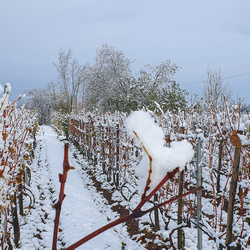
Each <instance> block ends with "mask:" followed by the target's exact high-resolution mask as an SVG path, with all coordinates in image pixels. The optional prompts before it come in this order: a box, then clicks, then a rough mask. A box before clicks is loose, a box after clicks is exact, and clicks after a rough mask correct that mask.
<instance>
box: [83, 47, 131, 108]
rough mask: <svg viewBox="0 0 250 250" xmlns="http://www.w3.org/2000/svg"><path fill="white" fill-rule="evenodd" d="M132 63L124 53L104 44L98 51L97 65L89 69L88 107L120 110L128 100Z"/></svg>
mask: <svg viewBox="0 0 250 250" xmlns="http://www.w3.org/2000/svg"><path fill="white" fill-rule="evenodd" d="M130 65H131V61H130V60H129V59H127V58H126V57H125V56H124V54H123V52H122V51H119V50H118V51H116V50H115V48H114V47H111V46H108V45H107V44H104V45H103V46H102V47H101V48H100V49H98V50H97V55H96V59H95V65H93V66H91V67H89V74H88V88H87V97H86V103H85V104H86V107H87V108H88V109H91V108H92V107H98V108H100V109H101V110H116V109H120V108H121V107H120V106H121V105H120V104H121V103H122V102H123V101H124V100H126V98H127V96H128V93H129V88H130V82H131V79H132V73H131V69H130Z"/></svg>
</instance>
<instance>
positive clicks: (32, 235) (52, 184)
mask: <svg viewBox="0 0 250 250" xmlns="http://www.w3.org/2000/svg"><path fill="white" fill-rule="evenodd" d="M37 143H38V144H37V147H36V151H35V159H34V161H33V163H32V166H31V169H32V178H31V187H30V188H31V190H32V192H33V194H34V196H35V200H36V202H35V208H34V209H31V210H30V213H29V214H27V216H26V217H25V218H24V219H23V220H22V222H21V224H22V225H21V240H20V241H21V246H20V247H21V249H23V250H26V249H27V250H28V249H51V247H52V238H53V227H54V217H55V210H54V209H53V208H52V205H53V204H54V203H55V202H56V201H57V199H58V193H59V179H58V174H59V173H62V162H63V154H64V142H63V141H60V140H59V139H58V138H57V134H56V133H55V132H54V131H53V129H52V128H51V127H47V126H43V127H41V128H40V131H39V134H38V136H37ZM69 162H70V164H71V165H72V166H74V167H75V170H73V171H70V172H69V174H68V179H67V183H66V188H65V194H66V198H65V199H64V202H63V205H62V212H61V217H60V225H59V228H60V231H61V232H59V241H58V249H60V248H63V247H67V246H69V245H71V244H73V243H74V242H75V241H77V240H79V239H81V238H83V237H84V236H86V235H87V234H89V233H91V232H92V231H94V230H96V229H98V228H99V227H101V226H103V225H105V224H107V223H108V222H110V221H111V220H115V219H116V218H118V215H117V214H116V213H114V212H113V211H112V210H111V208H110V207H109V206H108V205H107V204H106V203H107V202H106V200H104V198H102V196H101V195H100V194H99V193H96V191H95V188H94V187H93V186H92V185H91V184H92V181H91V180H90V179H89V178H88V176H87V175H86V174H84V171H82V166H81V165H80V164H79V163H77V162H76V160H75V158H74V157H73V150H70V154H69ZM81 164H83V165H84V164H87V163H86V162H85V161H84V160H83V161H82V163H81ZM123 247H125V249H144V248H143V247H142V246H141V245H140V244H139V243H137V242H135V241H133V240H131V239H130V237H129V236H128V233H127V230H126V227H125V226H124V225H118V226H116V227H115V228H113V229H110V230H108V231H106V232H104V233H103V234H101V235H99V236H97V237H96V238H94V239H92V240H90V241H89V242H87V243H85V244H84V245H82V246H81V247H79V248H78V249H86V250H87V249H88V250H89V249H95V250H98V249H99V250H103V249H110V250H115V249H122V248H123Z"/></svg>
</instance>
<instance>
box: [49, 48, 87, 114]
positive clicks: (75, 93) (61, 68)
mask: <svg viewBox="0 0 250 250" xmlns="http://www.w3.org/2000/svg"><path fill="white" fill-rule="evenodd" d="M53 65H54V66H55V68H56V70H57V72H58V77H57V79H58V83H59V86H60V91H61V93H62V97H63V100H64V103H65V107H66V112H68V113H69V112H71V111H72V109H74V108H75V109H76V108H77V105H78V101H79V91H80V87H81V85H83V84H84V83H83V82H84V71H85V68H86V67H85V66H82V65H80V64H79V62H78V61H77V60H76V59H73V52H72V50H71V49H68V50H60V51H59V55H58V63H57V64H56V63H54V64H53Z"/></svg>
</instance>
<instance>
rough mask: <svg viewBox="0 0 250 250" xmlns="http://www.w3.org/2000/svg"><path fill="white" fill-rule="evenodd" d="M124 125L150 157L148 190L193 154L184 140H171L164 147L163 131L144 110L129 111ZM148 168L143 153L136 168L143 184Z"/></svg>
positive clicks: (181, 168) (187, 160) (181, 167)
mask: <svg viewBox="0 0 250 250" xmlns="http://www.w3.org/2000/svg"><path fill="white" fill-rule="evenodd" d="M125 125H126V129H127V131H128V133H129V134H130V135H131V136H133V137H136V136H135V134H134V133H133V131H134V132H135V133H136V134H137V135H138V137H139V142H140V143H141V144H142V145H143V146H144V147H145V148H146V150H147V151H148V153H149V155H150V156H151V157H152V175H151V184H150V190H152V189H153V188H155V187H156V186H157V184H158V183H159V182H160V181H161V180H162V179H163V177H164V176H165V175H166V174H167V173H168V172H171V171H173V170H174V169H175V168H176V167H179V170H180V171H182V170H183V169H184V167H185V165H186V163H188V162H190V161H191V160H192V158H193V156H194V150H193V147H192V145H191V144H190V143H188V142H187V141H186V140H183V141H181V142H172V143H171V147H170V148H168V147H164V133H163V130H162V128H161V127H159V126H158V124H157V123H155V121H154V119H153V118H152V117H151V116H150V115H149V113H147V112H145V111H135V112H133V113H131V115H129V116H128V118H127V119H126V122H125ZM145 158H147V160H146V159H145ZM148 170H149V160H148V157H147V155H146V154H144V156H143V159H142V161H141V163H140V164H139V166H138V167H137V169H136V172H137V174H138V176H139V177H141V178H143V181H144V186H145V183H146V180H147V176H148Z"/></svg>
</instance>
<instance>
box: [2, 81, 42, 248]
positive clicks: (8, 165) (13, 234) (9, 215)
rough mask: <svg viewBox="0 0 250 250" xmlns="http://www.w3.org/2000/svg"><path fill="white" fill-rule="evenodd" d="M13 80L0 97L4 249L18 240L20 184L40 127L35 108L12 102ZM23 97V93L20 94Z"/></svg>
mask: <svg viewBox="0 0 250 250" xmlns="http://www.w3.org/2000/svg"><path fill="white" fill-rule="evenodd" d="M10 90H11V86H10V84H6V88H5V93H4V94H3V96H2V98H1V99H0V232H1V244H2V248H3V249H5V248H6V247H7V246H8V247H11V246H12V244H13V242H14V243H15V244H18V239H19V225H18V218H17V202H16V200H17V197H18V191H19V190H20V185H25V183H24V178H25V173H26V171H25V170H26V166H27V164H28V162H29V161H30V160H31V159H30V157H31V150H32V144H33V140H34V134H35V131H36V128H37V116H36V113H35V112H32V111H29V110H26V109H24V108H23V107H22V108H21V109H17V108H16V106H15V104H16V101H15V102H13V103H11V102H10V100H9V93H10ZM20 98H21V97H20Z"/></svg>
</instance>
